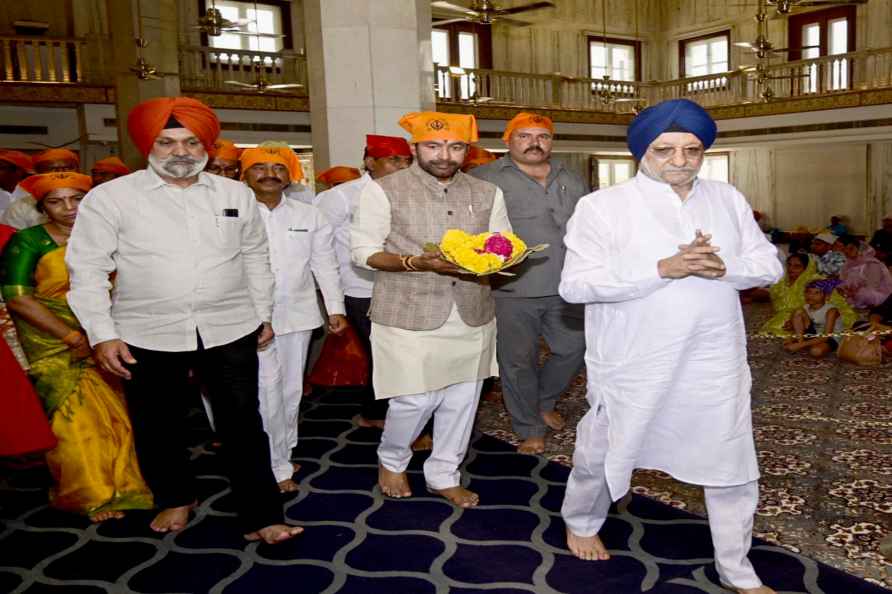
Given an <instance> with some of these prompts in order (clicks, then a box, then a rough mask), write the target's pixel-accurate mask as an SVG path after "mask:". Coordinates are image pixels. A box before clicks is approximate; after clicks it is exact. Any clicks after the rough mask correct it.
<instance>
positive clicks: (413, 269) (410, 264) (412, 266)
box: [406, 256, 418, 272]
mask: <svg viewBox="0 0 892 594" xmlns="http://www.w3.org/2000/svg"><path fill="white" fill-rule="evenodd" d="M417 257H418V256H409V257H408V258H406V266H408V267H409V270H411V271H412V272H418V268H416V267H415V265H414V264H412V258H417Z"/></svg>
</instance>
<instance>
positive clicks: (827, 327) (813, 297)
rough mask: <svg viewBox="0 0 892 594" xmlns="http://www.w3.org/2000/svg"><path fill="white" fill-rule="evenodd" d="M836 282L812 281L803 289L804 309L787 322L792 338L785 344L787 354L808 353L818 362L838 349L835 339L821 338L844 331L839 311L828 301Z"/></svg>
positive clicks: (797, 311)
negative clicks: (791, 327) (792, 333)
mask: <svg viewBox="0 0 892 594" xmlns="http://www.w3.org/2000/svg"><path fill="white" fill-rule="evenodd" d="M838 282H839V281H836V280H813V281H811V282H810V283H808V284H807V285H805V307H803V308H801V309H797V310H796V311H795V312H793V316H792V317H791V318H790V324H791V325H792V326H793V332H794V334H795V337H794V338H791V339H790V340H787V341H785V342H784V348H785V349H786V350H787V351H789V352H791V353H798V352H799V351H801V350H803V349H808V354H809V355H811V356H812V357H814V358H815V359H820V358H822V357H824V356H826V355H827V354H829V353H832V352H834V351H836V349H837V347H839V342H838V341H837V340H836V338H835V337H832V336H820V335H822V334H834V333H839V332H842V331H843V329H844V328H843V321H842V317H841V316H840V313H839V309H837V308H836V307H834V306H833V304H832V303H829V302H828V301H827V297H828V296H829V295H830V294H831V293H832V292H833V289H834V288H836V285H837V284H838ZM815 335H817V336H815Z"/></svg>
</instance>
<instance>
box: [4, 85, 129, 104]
mask: <svg viewBox="0 0 892 594" xmlns="http://www.w3.org/2000/svg"><path fill="white" fill-rule="evenodd" d="M111 90H112V88H111V87H103V86H89V85H70V84H53V83H19V82H0V103H28V104H32V105H33V104H42V103H50V104H58V103H75V104H77V103H114V95H113V94H111V93H110V91H111Z"/></svg>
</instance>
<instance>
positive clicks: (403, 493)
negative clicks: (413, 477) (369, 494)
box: [378, 465, 412, 499]
mask: <svg viewBox="0 0 892 594" xmlns="http://www.w3.org/2000/svg"><path fill="white" fill-rule="evenodd" d="M378 486H379V487H381V492H382V493H384V495H386V496H387V497H394V498H396V499H400V498H402V497H411V496H412V489H410V488H409V479H408V478H407V477H406V473H405V472H393V471H391V470H387V469H386V468H384V466H381V465H378Z"/></svg>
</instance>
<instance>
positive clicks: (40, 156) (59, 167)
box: [0, 149, 80, 229]
mask: <svg viewBox="0 0 892 594" xmlns="http://www.w3.org/2000/svg"><path fill="white" fill-rule="evenodd" d="M31 162H32V163H33V165H34V171H35V172H37V173H50V172H63V171H77V168H78V167H79V166H80V159H79V158H78V156H77V154H75V153H74V152H73V151H70V150H68V149H47V150H45V151H42V152H40V153H37V154H36V155H34V157H33V158H32V159H31ZM35 206H36V202H35V200H34V197H33V196H31V195H30V194H29V193H28V192H27V191H26V190H25V189H24V188H22V186H21V184H19V186H18V187H16V188H15V189H14V190H13V192H12V194H11V202H10V204H9V206H8V207H7V208H6V210H5V211H3V216H2V217H0V223H3V224H5V225H9V226H11V227H15V228H16V229H25V228H27V227H33V226H34V225H40V224H42V223H45V222H46V217H45V216H44V215H43V214H42V213H40V212H38V211H37V209H36V208H35Z"/></svg>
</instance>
